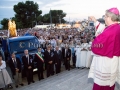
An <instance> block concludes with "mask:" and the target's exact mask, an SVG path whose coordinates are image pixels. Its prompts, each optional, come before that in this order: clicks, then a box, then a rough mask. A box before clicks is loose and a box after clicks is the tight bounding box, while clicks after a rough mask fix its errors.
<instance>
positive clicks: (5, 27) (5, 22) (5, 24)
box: [1, 18, 8, 29]
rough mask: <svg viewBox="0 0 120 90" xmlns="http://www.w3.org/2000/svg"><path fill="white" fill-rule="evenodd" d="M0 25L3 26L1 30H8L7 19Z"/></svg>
mask: <svg viewBox="0 0 120 90" xmlns="http://www.w3.org/2000/svg"><path fill="white" fill-rule="evenodd" d="M1 25H3V28H2V29H8V19H7V18H4V19H3V20H1Z"/></svg>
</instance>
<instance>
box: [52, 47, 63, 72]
mask: <svg viewBox="0 0 120 90" xmlns="http://www.w3.org/2000/svg"><path fill="white" fill-rule="evenodd" d="M54 59H55V67H56V74H57V73H60V71H61V61H62V53H61V51H60V50H59V47H58V46H56V49H55V51H54Z"/></svg>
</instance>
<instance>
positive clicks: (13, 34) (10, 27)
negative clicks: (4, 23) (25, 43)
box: [8, 20, 17, 37]
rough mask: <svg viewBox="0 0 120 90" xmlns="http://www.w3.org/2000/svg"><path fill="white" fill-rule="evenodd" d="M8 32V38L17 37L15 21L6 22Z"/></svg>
mask: <svg viewBox="0 0 120 90" xmlns="http://www.w3.org/2000/svg"><path fill="white" fill-rule="evenodd" d="M8 30H9V36H10V37H17V31H16V24H15V21H11V20H9V21H8Z"/></svg>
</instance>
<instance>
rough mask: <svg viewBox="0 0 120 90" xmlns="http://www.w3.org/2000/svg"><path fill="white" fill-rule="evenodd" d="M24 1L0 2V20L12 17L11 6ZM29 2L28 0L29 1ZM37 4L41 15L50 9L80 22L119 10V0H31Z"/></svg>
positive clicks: (3, 0) (7, 0) (4, 0)
mask: <svg viewBox="0 0 120 90" xmlns="http://www.w3.org/2000/svg"><path fill="white" fill-rule="evenodd" d="M21 1H23V2H25V1H26V0H0V20H2V19H3V18H11V17H14V14H15V13H14V11H13V6H14V5H15V4H17V3H18V2H21ZM29 1H30V0H29ZM33 1H34V2H37V3H38V4H39V9H40V10H42V12H43V13H42V14H45V13H48V12H49V10H50V8H51V10H53V9H61V10H63V11H64V12H66V13H67V16H66V17H65V19H66V20H70V21H72V20H81V19H84V18H86V19H87V17H88V16H95V17H96V18H100V17H102V15H104V13H105V10H106V9H109V8H111V7H117V8H118V9H119V10H120V0H33Z"/></svg>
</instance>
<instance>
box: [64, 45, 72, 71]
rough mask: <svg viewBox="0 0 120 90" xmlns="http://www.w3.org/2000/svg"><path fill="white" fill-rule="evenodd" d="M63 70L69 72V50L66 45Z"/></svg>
mask: <svg viewBox="0 0 120 90" xmlns="http://www.w3.org/2000/svg"><path fill="white" fill-rule="evenodd" d="M64 58H65V68H66V70H68V71H69V70H70V60H71V50H70V49H69V47H68V46H67V45H66V46H65V55H64Z"/></svg>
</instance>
